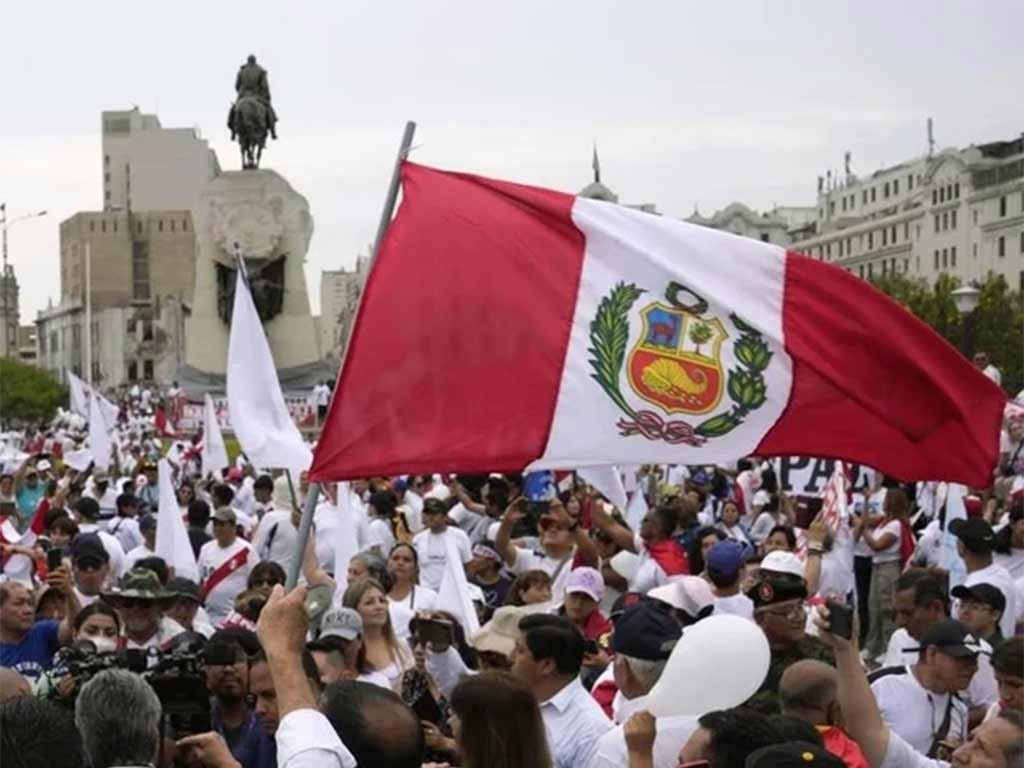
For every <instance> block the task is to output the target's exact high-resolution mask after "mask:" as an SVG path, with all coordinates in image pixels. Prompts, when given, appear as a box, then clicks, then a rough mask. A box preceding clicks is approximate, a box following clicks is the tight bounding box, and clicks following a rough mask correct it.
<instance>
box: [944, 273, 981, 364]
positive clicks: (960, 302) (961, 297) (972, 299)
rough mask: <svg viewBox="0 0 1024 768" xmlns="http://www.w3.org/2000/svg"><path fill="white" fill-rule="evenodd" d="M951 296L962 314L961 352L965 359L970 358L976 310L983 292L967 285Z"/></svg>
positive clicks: (957, 309)
mask: <svg viewBox="0 0 1024 768" xmlns="http://www.w3.org/2000/svg"><path fill="white" fill-rule="evenodd" d="M950 295H951V296H952V297H953V304H955V305H956V311H957V312H959V313H960V317H961V319H962V320H963V333H962V334H961V336H960V351H961V352H963V354H964V357H968V358H969V357H970V356H971V333H972V331H973V330H974V310H975V309H977V308H978V299H979V298H980V297H981V291H979V290H978V289H977V288H976V287H975V286H973V285H965V286H964V287H963V288H957V289H956V290H955V291H953V292H952V294H950Z"/></svg>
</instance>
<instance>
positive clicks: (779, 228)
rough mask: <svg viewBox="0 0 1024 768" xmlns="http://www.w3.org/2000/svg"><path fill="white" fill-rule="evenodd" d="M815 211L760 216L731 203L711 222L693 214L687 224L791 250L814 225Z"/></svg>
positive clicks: (791, 209) (786, 209) (778, 210)
mask: <svg viewBox="0 0 1024 768" xmlns="http://www.w3.org/2000/svg"><path fill="white" fill-rule="evenodd" d="M815 213H816V209H815V208H813V207H811V206H805V207H801V206H793V205H791V206H776V207H775V208H773V209H772V210H770V211H766V212H765V213H760V214H759V213H758V212H757V211H753V210H751V209H750V208H748V207H747V206H746V205H744V204H743V203H740V202H735V203H730V204H729V205H727V206H726V207H725V208H723V209H721V210H720V211H715V213H714V214H713V215H712V216H710V217H709V218H705V217H704V216H701V215H700V211H698V210H694V212H693V215H692V216H690V217H689V218H688V219H686V221H688V222H690V223H691V224H699V225H700V226H702V227H711V228H712V229H721V230H724V231H726V232H732V233H733V234H734V235H741V236H743V237H750V238H753V239H754V240H760V241H761V242H764V243H772V244H774V245H781V246H788V245H790V244H791V243H793V242H794V240H795V239H796V237H797V236H798V234H797V233H799V232H802V231H804V230H805V228H806V227H807V226H808V224H810V223H811V222H813V221H814V217H815Z"/></svg>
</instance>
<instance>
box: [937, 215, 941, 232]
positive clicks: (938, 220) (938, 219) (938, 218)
mask: <svg viewBox="0 0 1024 768" xmlns="http://www.w3.org/2000/svg"><path fill="white" fill-rule="evenodd" d="M941 223H942V217H941V216H939V214H937V213H936V214H935V231H936V232H938V231H939V224H941Z"/></svg>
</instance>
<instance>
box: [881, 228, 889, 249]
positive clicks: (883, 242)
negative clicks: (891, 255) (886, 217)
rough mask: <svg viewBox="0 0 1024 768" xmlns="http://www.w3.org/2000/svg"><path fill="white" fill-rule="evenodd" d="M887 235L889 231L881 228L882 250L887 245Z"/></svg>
mask: <svg viewBox="0 0 1024 768" xmlns="http://www.w3.org/2000/svg"><path fill="white" fill-rule="evenodd" d="M888 234H889V230H887V229H886V228H885V227H882V247H883V248H885V246H886V245H887V242H886V241H887V240H888V237H887V236H888Z"/></svg>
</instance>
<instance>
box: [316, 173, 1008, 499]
mask: <svg viewBox="0 0 1024 768" xmlns="http://www.w3.org/2000/svg"><path fill="white" fill-rule="evenodd" d="M402 184H403V201H402V205H401V207H400V209H399V211H398V213H397V215H396V217H395V219H394V221H393V222H392V223H391V226H390V228H389V230H388V233H387V235H386V237H385V239H384V242H383V245H382V247H381V250H380V253H379V255H378V257H377V259H376V263H375V264H374V266H373V270H372V273H371V274H370V277H369V280H368V282H367V285H366V289H365V294H364V296H363V300H362V305H361V307H360V311H359V315H358V317H357V318H356V322H355V326H354V330H353V333H352V337H351V340H350V342H349V349H348V354H347V356H346V359H345V363H344V366H343V368H342V371H341V374H340V377H339V382H338V394H337V395H336V396H335V397H334V398H333V400H332V402H331V410H330V413H329V415H328V418H327V421H326V424H325V426H324V430H323V434H322V435H321V438H320V441H319V443H318V444H317V448H316V455H315V459H314V462H313V467H312V470H311V473H310V476H311V479H313V480H327V481H330V480H341V479H349V478H361V477H371V476H375V475H396V474H407V473H417V474H418V473H427V472H454V471H460V472H490V471H514V470H521V469H524V468H529V469H530V470H540V469H571V468H579V467H589V466H607V465H616V464H640V463H656V464H666V463H675V464H709V463H721V462H727V461H732V460H735V459H737V458H738V457H742V456H749V455H759V456H773V455H782V456H786V455H789V456H792V455H798V456H799V455H802V456H824V457H829V458H838V459H844V460H846V461H852V462H856V463H859V464H867V465H869V466H872V467H876V468H877V469H879V470H882V471H884V472H886V473H888V474H890V475H893V476H895V477H898V478H901V479H904V480H914V479H943V480H948V481H957V482H962V483H967V484H969V485H973V486H979V487H987V486H989V485H990V484H991V480H992V472H993V469H994V468H995V466H996V459H997V456H998V450H999V429H1000V420H1001V418H1002V412H1003V406H1004V404H1005V402H1006V396H1005V395H1004V394H1003V392H1002V390H1000V389H999V387H997V386H996V385H995V384H993V383H992V382H991V381H989V380H988V379H987V378H986V377H985V376H984V375H982V374H981V372H979V371H977V370H976V369H975V368H974V367H973V366H972V365H971V364H970V363H969V362H968V361H967V360H965V359H964V358H963V357H962V356H961V355H960V353H959V352H957V350H955V349H954V348H953V347H951V346H950V345H949V344H948V343H947V342H946V341H944V340H943V339H942V338H940V337H939V336H938V335H937V334H936V333H934V332H933V331H932V330H931V329H929V328H928V327H927V326H925V325H924V324H923V323H921V322H920V321H918V320H916V319H915V318H914V317H913V316H912V315H910V314H909V313H908V312H907V311H905V310H904V309H903V308H902V307H900V306H899V305H898V304H896V303H894V302H893V301H891V300H890V299H888V298H887V297H886V296H884V295H883V294H882V293H880V292H879V291H877V290H875V289H874V288H872V287H871V286H870V285H868V284H867V283H865V282H863V281H861V280H859V279H857V278H855V277H854V276H852V275H850V274H848V273H847V272H846V271H844V270H842V269H839V268H837V267H834V266H831V265H827V264H824V263H820V262H817V261H813V260H811V259H809V258H806V257H804V256H800V255H797V254H793V253H787V252H785V251H784V250H783V249H781V248H779V247H777V246H774V245H770V244H767V243H762V242H759V241H755V240H750V239H747V238H743V237H738V236H736V235H732V234H729V233H726V232H720V231H716V230H713V229H707V228H703V227H698V226H694V225H690V224H687V223H685V222H682V221H678V220H675V219H671V218H668V217H661V216H655V215H651V214H646V213H642V212H640V211H636V210H633V209H630V208H626V207H623V206H619V205H614V204H611V203H606V202H601V201H596V200H589V199H584V198H578V197H574V196H572V195H567V194H562V193H559V192H553V191H550V190H546V189H538V188H536V187H527V186H523V185H520V184H513V183H509V182H504V181H496V180H493V179H487V178H482V177H479V176H471V175H467V174H462V173H450V172H446V171H440V170H436V169H433V168H427V167H424V166H420V165H416V164H413V163H408V162H406V163H405V164H404V165H403V168H402Z"/></svg>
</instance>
